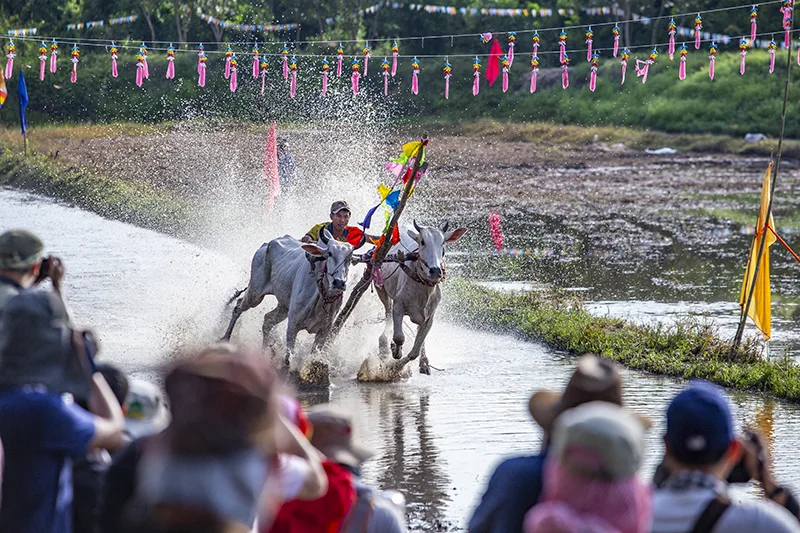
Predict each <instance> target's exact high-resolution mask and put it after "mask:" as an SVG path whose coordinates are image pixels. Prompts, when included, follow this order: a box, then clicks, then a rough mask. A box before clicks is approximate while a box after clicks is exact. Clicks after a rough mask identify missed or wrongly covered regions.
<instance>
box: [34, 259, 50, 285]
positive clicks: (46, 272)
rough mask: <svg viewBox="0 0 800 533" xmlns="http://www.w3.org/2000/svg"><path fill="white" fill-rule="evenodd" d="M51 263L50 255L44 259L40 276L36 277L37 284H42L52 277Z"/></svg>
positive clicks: (40, 268)
mask: <svg viewBox="0 0 800 533" xmlns="http://www.w3.org/2000/svg"><path fill="white" fill-rule="evenodd" d="M50 262H51V259H50V256H49V255H48V256H47V257H45V258H44V259H42V266H40V267H39V275H38V276H37V277H36V282H35V283H40V282H42V281H44V280H46V279H47V278H48V277H50Z"/></svg>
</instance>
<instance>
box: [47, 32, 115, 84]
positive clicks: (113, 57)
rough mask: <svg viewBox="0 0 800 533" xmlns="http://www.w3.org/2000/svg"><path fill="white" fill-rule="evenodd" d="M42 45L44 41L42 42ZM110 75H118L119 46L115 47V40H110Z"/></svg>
mask: <svg viewBox="0 0 800 533" xmlns="http://www.w3.org/2000/svg"><path fill="white" fill-rule="evenodd" d="M42 46H44V43H42ZM110 52H111V76H113V77H114V78H116V77H117V76H119V71H118V70H117V57H118V56H119V48H118V47H117V41H111V50H110Z"/></svg>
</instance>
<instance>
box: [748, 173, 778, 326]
mask: <svg viewBox="0 0 800 533" xmlns="http://www.w3.org/2000/svg"><path fill="white" fill-rule="evenodd" d="M771 177H772V161H770V163H769V166H768V167H767V171H766V172H765V173H764V182H763V184H762V185H761V207H760V208H759V210H758V223H757V224H756V233H755V237H753V246H752V247H751V249H750V259H749V260H748V261H747V267H746V268H745V273H744V281H743V282H742V291H741V293H740V294H739V306H740V307H741V308H742V309H744V306H745V305H746V304H747V297H748V296H749V295H750V288H751V287H752V286H753V277H754V274H755V269H756V260H757V258H758V250H759V249H760V248H761V239H767V240H766V243H765V244H764V252H763V253H762V254H761V261H760V263H759V264H760V266H759V267H758V278H757V279H756V280H755V289H754V290H753V298H752V300H751V301H750V307H749V308H748V309H747V316H749V317H750V318H751V319H753V323H754V324H755V325H756V327H757V328H758V329H760V330H761V332H762V333H763V334H764V336H765V337H766V338H767V339H769V338H770V326H771V322H772V309H771V304H772V300H771V297H770V286H769V247H770V246H771V245H772V243H774V242H775V235H773V234H772V232H771V231H769V230H768V229H766V226H767V223H766V215H767V210H768V208H769V199H770V178H771ZM769 227H770V228H772V229H775V225H774V223H773V221H772V213H770V214H769Z"/></svg>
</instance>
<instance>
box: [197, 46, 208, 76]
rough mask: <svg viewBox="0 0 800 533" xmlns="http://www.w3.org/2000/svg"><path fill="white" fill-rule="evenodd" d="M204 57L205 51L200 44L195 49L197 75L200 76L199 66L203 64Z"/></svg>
mask: <svg viewBox="0 0 800 533" xmlns="http://www.w3.org/2000/svg"><path fill="white" fill-rule="evenodd" d="M204 57H206V50H205V48H204V47H203V44H202V43H200V46H198V47H197V73H198V74H200V69H201V68H202V67H201V66H200V65H201V64H202V63H203V58H204Z"/></svg>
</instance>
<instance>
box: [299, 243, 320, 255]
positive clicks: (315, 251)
mask: <svg viewBox="0 0 800 533" xmlns="http://www.w3.org/2000/svg"><path fill="white" fill-rule="evenodd" d="M301 248H302V249H303V250H305V251H306V253H308V254H311V255H313V256H314V257H322V256H323V255H324V253H325V251H324V250H323V249H322V248H320V247H319V246H317V245H316V244H303V245H302V246H301Z"/></svg>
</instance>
